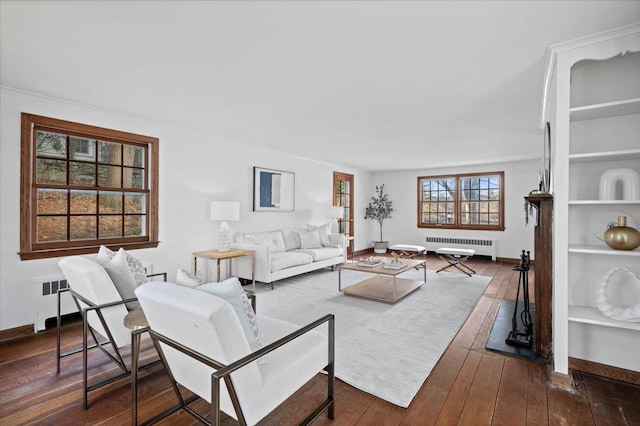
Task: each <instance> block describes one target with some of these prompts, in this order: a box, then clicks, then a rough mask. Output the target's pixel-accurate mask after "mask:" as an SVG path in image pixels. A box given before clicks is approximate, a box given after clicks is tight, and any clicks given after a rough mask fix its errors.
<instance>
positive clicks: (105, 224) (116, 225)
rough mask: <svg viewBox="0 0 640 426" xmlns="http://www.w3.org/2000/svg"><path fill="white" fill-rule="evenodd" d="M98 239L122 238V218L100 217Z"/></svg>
mask: <svg viewBox="0 0 640 426" xmlns="http://www.w3.org/2000/svg"><path fill="white" fill-rule="evenodd" d="M98 232H99V238H113V237H122V216H100V228H99V230H98Z"/></svg>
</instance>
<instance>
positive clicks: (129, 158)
mask: <svg viewBox="0 0 640 426" xmlns="http://www.w3.org/2000/svg"><path fill="white" fill-rule="evenodd" d="M124 165H125V166H133V167H144V149H143V148H142V147H139V146H133V145H125V146H124Z"/></svg>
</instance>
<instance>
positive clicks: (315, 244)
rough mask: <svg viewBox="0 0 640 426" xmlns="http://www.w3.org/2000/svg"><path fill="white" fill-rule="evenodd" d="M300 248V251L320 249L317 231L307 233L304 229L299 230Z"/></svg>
mask: <svg viewBox="0 0 640 426" xmlns="http://www.w3.org/2000/svg"><path fill="white" fill-rule="evenodd" d="M300 248H301V249H315V248H322V243H321V242H320V235H319V233H318V230H317V229H314V230H313V231H307V230H305V229H301V230H300Z"/></svg>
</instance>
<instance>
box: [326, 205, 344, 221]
mask: <svg viewBox="0 0 640 426" xmlns="http://www.w3.org/2000/svg"><path fill="white" fill-rule="evenodd" d="M343 216H344V207H340V206H331V207H330V208H329V217H331V218H333V219H342V217H343Z"/></svg>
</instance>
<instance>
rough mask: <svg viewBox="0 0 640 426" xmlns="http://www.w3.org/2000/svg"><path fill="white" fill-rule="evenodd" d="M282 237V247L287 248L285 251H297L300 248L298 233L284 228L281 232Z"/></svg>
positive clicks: (295, 230)
mask: <svg viewBox="0 0 640 426" xmlns="http://www.w3.org/2000/svg"><path fill="white" fill-rule="evenodd" d="M282 237H283V238H284V245H285V246H286V247H287V251H291V250H297V249H299V248H300V231H299V230H297V229H292V228H284V229H283V230H282Z"/></svg>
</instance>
